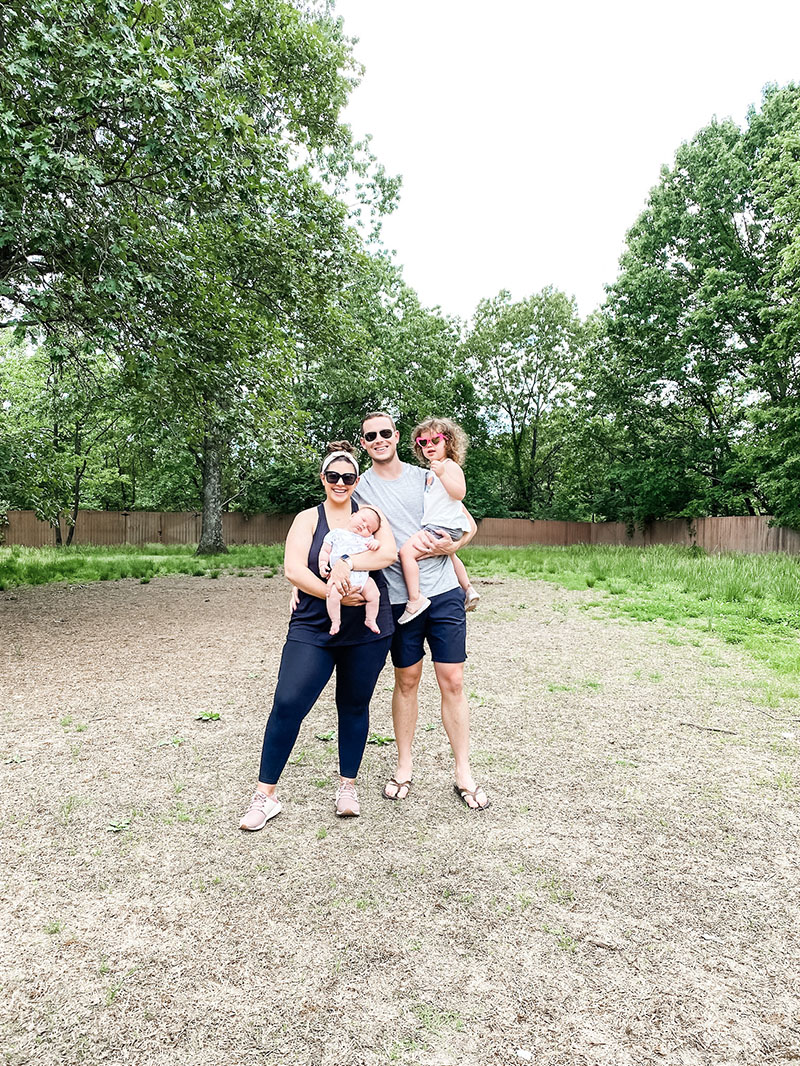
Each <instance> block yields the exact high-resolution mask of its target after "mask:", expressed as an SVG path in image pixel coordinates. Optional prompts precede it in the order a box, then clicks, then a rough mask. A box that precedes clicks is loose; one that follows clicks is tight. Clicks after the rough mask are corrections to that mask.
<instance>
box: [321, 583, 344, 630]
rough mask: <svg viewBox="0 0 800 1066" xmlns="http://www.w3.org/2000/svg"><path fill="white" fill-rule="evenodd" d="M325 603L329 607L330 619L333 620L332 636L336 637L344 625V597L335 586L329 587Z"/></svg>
mask: <svg viewBox="0 0 800 1066" xmlns="http://www.w3.org/2000/svg"><path fill="white" fill-rule="evenodd" d="M325 603H326V604H327V607H328V617H329V618H330V620H331V628H330V634H331V636H332V637H335V636H336V634H337V633H338V632H339V627H340V626H341V624H342V597H341V593H340V592H339V590H338V589H337V588H336V586H335V585H328V595H327V596H326V598H325Z"/></svg>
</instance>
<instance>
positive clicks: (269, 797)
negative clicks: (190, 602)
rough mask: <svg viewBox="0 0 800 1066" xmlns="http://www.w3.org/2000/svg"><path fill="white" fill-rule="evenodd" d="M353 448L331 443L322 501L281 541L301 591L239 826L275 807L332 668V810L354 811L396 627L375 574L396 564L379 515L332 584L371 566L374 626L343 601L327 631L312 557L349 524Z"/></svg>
mask: <svg viewBox="0 0 800 1066" xmlns="http://www.w3.org/2000/svg"><path fill="white" fill-rule="evenodd" d="M352 451H353V449H352V447H351V445H350V444H348V443H347V442H346V441H337V442H336V443H334V444H329V445H328V454H327V456H326V457H325V459H324V461H323V463H322V468H321V470H320V480H321V481H322V487H323V488H324V490H325V500H324V502H323V503H321V504H319V505H318V506H317V507H310V508H309V509H308V510H306V511H301V513H300V514H299V515H298V516H297V517H296V518H295V520H294V522H293V523H292V528H291V529H290V530H289V535H288V537H287V538H286V553H285V556H284V572H285V574H286V577H287V578H288V579H289V581H291V583H292V584H293V585H294V586H296V588H298V589H299V590H300V591H299V599H298V603H297V607H296V609H295V610H294V611H293V613H292V617H291V620H290V622H289V632H288V634H287V637H286V643H285V645H284V648H283V655H282V658H281V665H280V670H279V672H278V683H277V686H276V689H275V697H274V701H273V704H272V712H271V714H270V716H269V720H268V722H267V728H266V730H265V732H264V744H263V748H262V752H261V771H260V773H259V777H258V786H257V788H256V791H255V792H254V793H253V797H252V799H251V801H250V806H249V808H248V809H247V811H246V812H245V814H244V815H243V817H242V820H241V822H240V823H239V825H240V828H241V829H247V830H251V831H253V830H257V829H262V828H263V827H264V826H265V825H266V823H267V822H268V821H269V819H270V818H274V817H275V815H276V814H278V813H279V812H280V810H281V803H280V800H279V799H278V795H277V784H278V778H279V777H280V775H281V772H282V770H283V768H284V766H285V765H286V762H287V760H288V758H289V755H290V753H291V750H292V748H293V747H294V744H295V741H296V740H297V735H298V733H299V732H300V724H301V722H302V721H303V719H304V718H305V716H306V715H307V714H308V712H309V711H310V710H311V708H312V707H313V706H314V704H315V703H316V701H317V699H318V697H319V695H320V693H321V692H322V690H323V688H324V687H325V685H326V684H327V682H328V681H329V679H330V677H331V675H332V673H333V671H334V669H335V670H336V709H337V713H338V718H339V773H340V782H339V788H338V790H337V792H336V813H337V814H338V815H341V816H344V817H347V816H356V815H358V814H359V813H360V810H359V803H358V794H357V792H356V787H355V777H356V774H357V773H358V768H359V766H360V765H361V759H362V757H363V755H364V746H365V744H366V742H367V733H368V730H369V701H370V700H371V699H372V693H373V691H374V690H375V685H376V683H377V680H378V675H379V674H380V672H381V670H382V669H383V664H384V662H385V661H386V654H387V652H388V651H389V645H390V644H391V640H392V633H393V631H394V623H393V620H392V611H391V607H390V605H389V597H388V594H387V589H386V579H385V578H384V576H383V574H381V573H380V572H379V571H380V570H382V569H383V567H385V566H388V565H389V564H390V563H393V562H394V561H395V560H396V558H397V548H396V546H395V542H394V537H393V535H392V531H391V528H390V526H389V523H388V522H386V521H383V520H382V521H381V523H380V528H379V529H378V531H377V533H376V534H375V537H376V539H377V540H378V542H379V547H378V549H377V551H369V550H367V551H364V552H361V553H359V554H358V555H353V556H352V557H349V558H348V557H347V556H346V555H345V556H343V557H342V559H341V560H340V561H339V562H337V563H336V565H335V566H334V567H333V570H332V571H331V574H330V578H329V580H330V581H332V582H334V583H335V584H336V586H337V588H338V589H339V591H340V592H346V590H347V585H348V581H347V575H348V574H349V573H350V572H352V571H353V570H371V571H375V573H373V578H374V580H375V583H376V584H377V586H378V588H379V590H380V606H379V609H378V616H377V625H378V629H379V630H380V632H379V633H375V632H372V631H371V630H370V629H367V628H366V626H365V625H364V617H365V616H364V608H363V607H354V606H350V607H348V606H343V607H342V618H341V628H340V629H339V631H338V632H337V633H336V635H335V636H332V635H331V633H330V632H329V631H330V628H331V622H330V619H329V617H328V612H327V609H326V603H325V599H326V593H327V585H326V583H325V581H323V580H322V578H321V577H320V572H319V566H318V560H319V553H320V549H321V547H322V542H323V540H324V538H325V534H326V533H327V532H328V530H329V529H344V528H347V526H348V525H349V523H350V516H351V514H352V513H353V511H355V510H357V508H356V506H355V504H354V503H353V502H352V501H351V496H352V495H353V490H354V489H355V487H356V485H357V484H358V477H359V469H358V463H357V462H356V458H355V456H354V455H353V454H352ZM345 603H346V601H345Z"/></svg>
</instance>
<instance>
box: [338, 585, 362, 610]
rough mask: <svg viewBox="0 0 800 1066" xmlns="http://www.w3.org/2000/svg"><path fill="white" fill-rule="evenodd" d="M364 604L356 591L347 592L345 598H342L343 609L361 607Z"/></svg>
mask: <svg viewBox="0 0 800 1066" xmlns="http://www.w3.org/2000/svg"><path fill="white" fill-rule="evenodd" d="M366 602H367V601H366V600H365V599H364V597H363V596H362V595H361V593H360V592H359V591H358V590H357V589H356V591H355V592H348V594H347V595H346V596H342V606H343V607H363V606H364V604H365V603H366Z"/></svg>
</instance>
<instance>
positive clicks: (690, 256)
mask: <svg viewBox="0 0 800 1066" xmlns="http://www.w3.org/2000/svg"><path fill="white" fill-rule="evenodd" d="M799 118H800V112H798V91H797V89H796V88H795V87H793V86H789V87H788V88H787V89H783V90H778V89H775V88H774V87H773V88H768V89H767V90H766V92H765V96H764V104H763V108H762V111H761V112H756V111H755V110H754V109H753V110H751V112H750V114H749V116H748V124H747V127H746V128H745V129H744V130H742V129H740V128H739V127H738V126H737V125H736V124H735V123H733V122H731V121H730V120H727V121H724V122H717V121H714V122H712V123H711V124H710V125H709V126H707V127H706V128H704V129H702V130H701V131H700V132H699V133H698V134H697V135H696V136H695V137H694V138H693V139H692V140H691V141H690V142H688V143H686V144H683V145H682V146H681V147H680V148H679V150H678V152H677V154H676V158H675V164H674V166H673V167H671V168H665V169H664V170H663V171H662V175H661V180H660V182H659V184H658V186H656V188H654V189H653V190H652V192H651V195H650V198H649V201H648V205H647V208H646V209H645V211H644V212H643V214H642V215H641V216H640V218H639V219H638V220H637V222H636V224H635V225H634V226H633V228H632V229H631V231H630V232H629V234H628V240H627V248H626V251H625V253H624V254H623V257H622V260H621V272H620V276H619V278H618V279H617V281H616V282H615V283H614V285H613V286H612V287H611V288H610V290H609V297H608V301H607V305H606V308H605V311H606V316H607V321H606V325H607V331H608V346H607V348H606V351H605V359H604V361H603V362H602V364H600V365H598V366H597V367H596V370H597V371H598V373H597V375H596V377H595V382H596V387H597V394H598V399H597V405H596V406H597V411H598V412H599V413H600V414H601V415H603V416H605V417H606V418H607V419H611V420H613V422H614V432H613V434H611V435H612V436H613V437H614V438H615V441H616V444H617V447H618V448H620V449H621V450H623V451H625V452H627V460H623V459H621V458H618V460H617V461H615V462H614V463H612V468H611V470H610V480H609V483H608V485H609V491H611V492H614V493H616V494H617V505H618V507H620V508H621V512H620V511H618V514H620V517H626V518H628V519H635V520H637V521H646V520H648V519H650V518H664V517H673V516H677V515H684V516H687V517H694V516H697V515H704V514H712V515H713V514H731V513H741V511H743V510H744V511H746V512H747V513H750V514H754V513H758V512H762V511H764V510H765V509H770V508H772V509H774V510H775V511H776V513H779V512H780V507H781V504H780V496H781V493H782V492H783V491H784V489H785V483H782V482H781V480H780V478H776V477H775V476H774V473H775V471H774V460H775V458H776V457H777V454H779V453H780V451H781V450H782V447H781V446H779V445H778V438H779V437H781V435H782V434H783V433H784V431H785V432H786V434H787V436H786V438H785V440H784V442H783V443H784V444H788V442H789V440H790V438H791V429H790V427H791V417H789V418H788V419H785V418H784V417H783V412H784V410H787V409H788V410H791V408H792V406H793V405H794V404H796V402H797V396H798V393H797V383H798V382H797V356H796V351H797V348H796V343H795V342H796V339H797V336H796V333H795V324H794V315H793V313H792V311H791V310H789V308H790V307H791V304H792V302H793V300H792V298H791V296H792V294H791V289H792V287H793V286H795V285H796V281H795V277H796V275H795V274H794V273H793V272H792V269H791V266H790V265H789V264H790V263H791V254H790V253H789V251H788V249H789V246H790V244H791V240H790V237H789V235H788V232H787V228H786V225H785V223H786V203H785V201H784V202H782V200H781V189H783V192H785V193H786V194H787V195H789V196H791V195H792V194H791V187H792V176H793V171H792V167H791V165H790V163H787V145H791V144H792V143H795V144H796V140H797V131H798V128H800V121H799ZM789 156H790V153H789ZM781 174H783V176H784V178H785V179H786V180H785V182H784V183H783V185H782V183H781V181H780V175H781ZM789 228H791V227H789ZM787 285H788V286H789V289H786V288H785V287H784V286H787ZM787 405H788V408H787ZM767 411H769V412H771V414H769V415H768V416H767V417H765V412H767ZM767 427H769V431H770V433H771V435H772V436H771V441H772V443H771V445H770V446H769V447H767V448H764V447H763V446H762V445H763V440H762V439H760V438H761V437H762V435H763V431H764V429H765V428H767ZM782 427H783V428H782ZM776 435H777V436H776ZM762 463H765V464H766V467H767V469H765V471H764V473H763V474H762V473H761V472H760V470H759V465H760V464H762ZM770 468H772V469H773V476H770V474H769V472H768V470H769V469H770ZM612 481H614V482H616V484H615V485H614V486H613V487H612ZM780 484H784V489H780V490H779V485H780ZM776 493H777V495H776Z"/></svg>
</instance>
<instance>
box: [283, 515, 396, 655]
mask: <svg viewBox="0 0 800 1066" xmlns="http://www.w3.org/2000/svg"><path fill="white" fill-rule="evenodd" d="M350 504H351V507H352V510H353V511H357V510H358V507H357V506H356V504H355V502H354V501H352V500H351V501H350ZM328 529H329V526H328V517H327V515H326V514H325V506H324V504H319V505H318V507H317V528H316V530H315V531H314V538H313V540H312V541H311V548H310V550H309V553H308V569H309V570H310V571H311V573H312V574H314V575H315V576H316V577H321V575H320V572H319V553H320V549H321V548H322V541H323V540H324V538H325V534H326V533H327V532H328ZM370 577H372V579H373V580H374V582H375V584H376V585H377V586H378V590H379V591H380V594H381V603H380V607H379V608H378V629H380V633H373V632H372V630H371V629H367V627H366V626H365V625H364V608H363V607H342V625H341V629H340V630H339V632H338V633H337V634H336V636H335V637H332V636H331V635H330V633H329V632H328V630H329V629H330V627H331V620H330V618H329V617H328V611H327V608H326V606H325V600H321V599H320V598H319V597H318V596H309V594H308V593H307V592H301V593H300V602H299V603H298V605H297V608H296V609H295V611H294V613H293V614H292V617H291V620H290V622H289V632H288V633H287V635H286V639H287V640H297V641H300V642H301V643H302V644H316V645H317V646H318V647H321V648H327V647H331V648H338V647H339V646H341V645H345V644H363V643H365V642H369V641H373V640H383V639H384V637H388V636H390V635H391V634H392V633H393V632H394V619H393V617H392V608H391V606H390V604H389V592H388V588H387V586H386V578H385V577H384V576H383V573H382V572H381V571H380V570H373V571H372V572H371V574H370Z"/></svg>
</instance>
